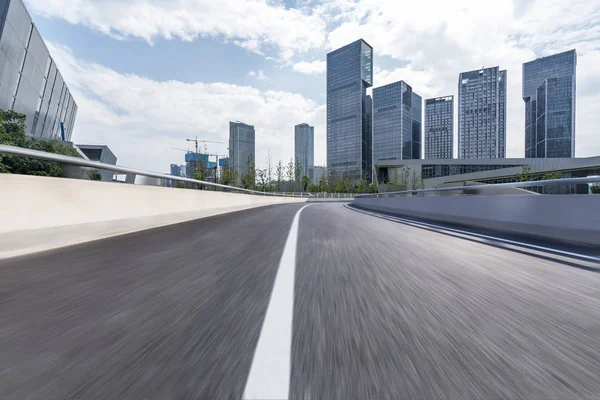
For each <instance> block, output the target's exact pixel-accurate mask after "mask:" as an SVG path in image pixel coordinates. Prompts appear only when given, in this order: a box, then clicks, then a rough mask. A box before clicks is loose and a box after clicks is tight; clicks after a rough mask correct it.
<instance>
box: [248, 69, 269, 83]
mask: <svg viewBox="0 0 600 400" xmlns="http://www.w3.org/2000/svg"><path fill="white" fill-rule="evenodd" d="M248 76H253V77H256V79H257V80H259V81H270V80H271V79H270V78H269V77H268V76H267V75H265V73H264V71H263V70H262V69H259V70H258V71H250V72H248Z"/></svg>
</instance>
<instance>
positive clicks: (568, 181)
mask: <svg viewBox="0 0 600 400" xmlns="http://www.w3.org/2000/svg"><path fill="white" fill-rule="evenodd" d="M586 183H600V177H585V178H564V179H548V180H541V181H527V182H510V183H496V184H481V185H470V186H454V187H443V188H431V189H416V190H402V191H399V192H386V193H375V194H359V195H356V197H361V198H364V197H397V196H406V195H418V194H424V195H425V194H426V193H435V192H454V191H488V190H489V191H493V190H498V189H510V188H518V189H521V188H529V187H538V186H562V185H577V184H586Z"/></svg>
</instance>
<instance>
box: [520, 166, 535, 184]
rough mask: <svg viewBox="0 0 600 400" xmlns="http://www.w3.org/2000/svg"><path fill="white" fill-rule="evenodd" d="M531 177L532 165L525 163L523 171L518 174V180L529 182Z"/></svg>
mask: <svg viewBox="0 0 600 400" xmlns="http://www.w3.org/2000/svg"><path fill="white" fill-rule="evenodd" d="M530 180H532V178H531V166H529V165H523V166H522V167H521V172H520V173H519V174H517V182H529V181H530Z"/></svg>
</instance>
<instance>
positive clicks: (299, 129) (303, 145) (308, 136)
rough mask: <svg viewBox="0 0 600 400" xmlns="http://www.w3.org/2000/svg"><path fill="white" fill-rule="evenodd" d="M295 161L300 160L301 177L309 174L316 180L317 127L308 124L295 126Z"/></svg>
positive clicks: (311, 178)
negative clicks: (314, 172)
mask: <svg viewBox="0 0 600 400" xmlns="http://www.w3.org/2000/svg"><path fill="white" fill-rule="evenodd" d="M294 162H300V165H301V167H302V168H301V171H300V177H303V176H308V177H309V178H310V181H311V182H314V180H313V179H314V174H313V169H314V167H315V128H314V126H310V125H308V124H299V125H296V126H295V127H294Z"/></svg>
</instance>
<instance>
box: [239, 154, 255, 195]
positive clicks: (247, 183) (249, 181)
mask: <svg viewBox="0 0 600 400" xmlns="http://www.w3.org/2000/svg"><path fill="white" fill-rule="evenodd" d="M255 185H256V171H255V169H254V161H253V159H252V154H249V155H248V159H247V160H246V172H245V173H244V175H242V187H243V188H244V189H253V188H254V186H255Z"/></svg>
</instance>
